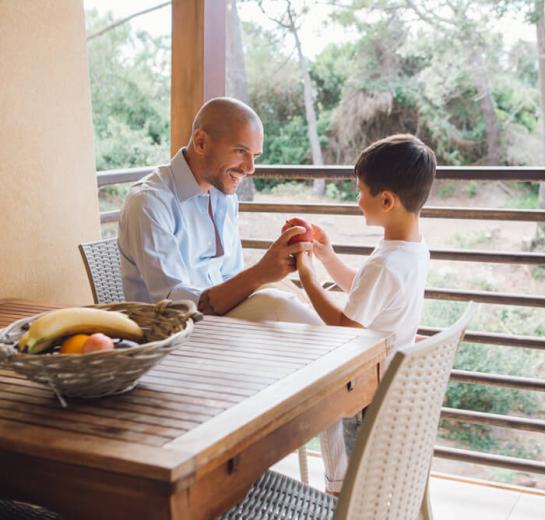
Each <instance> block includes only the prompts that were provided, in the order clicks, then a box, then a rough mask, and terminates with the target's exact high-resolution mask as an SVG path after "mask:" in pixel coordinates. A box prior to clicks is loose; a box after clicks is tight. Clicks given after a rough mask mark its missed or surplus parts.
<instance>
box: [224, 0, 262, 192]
mask: <svg viewBox="0 0 545 520" xmlns="http://www.w3.org/2000/svg"><path fill="white" fill-rule="evenodd" d="M226 22H227V30H226V40H227V41H226V44H225V47H226V49H225V72H226V79H225V93H226V94H227V95H228V96H231V97H234V98H236V99H239V100H240V101H243V102H244V103H248V94H247V89H246V64H245V63H244V49H243V47H242V35H241V32H242V31H241V27H240V18H239V16H238V9H237V1H236V0H228V4H227V20H226ZM254 191H255V189H254V181H253V179H252V178H251V177H247V178H246V179H244V180H243V181H242V182H241V184H240V186H239V187H238V190H237V194H238V196H239V198H240V200H253V199H254Z"/></svg>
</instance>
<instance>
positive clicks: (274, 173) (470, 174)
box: [97, 165, 545, 187]
mask: <svg viewBox="0 0 545 520" xmlns="http://www.w3.org/2000/svg"><path fill="white" fill-rule="evenodd" d="M151 171H153V167H143V168H125V169H121V170H106V171H102V172H97V183H98V186H99V187H100V186H107V185H110V184H119V183H123V182H136V181H138V180H140V179H141V178H142V177H143V176H144V175H147V174H148V173H150V172H151ZM254 176H255V178H257V179H271V178H272V179H303V180H312V179H318V178H320V179H326V180H334V181H342V180H354V167H353V166H314V165H304V166H283V165H258V166H256V170H255V174H254ZM437 178H438V179H451V180H466V181H467V180H482V181H504V182H505V181H519V182H523V181H530V182H543V181H545V168H543V167H522V166H516V167H510V166H438V167H437Z"/></svg>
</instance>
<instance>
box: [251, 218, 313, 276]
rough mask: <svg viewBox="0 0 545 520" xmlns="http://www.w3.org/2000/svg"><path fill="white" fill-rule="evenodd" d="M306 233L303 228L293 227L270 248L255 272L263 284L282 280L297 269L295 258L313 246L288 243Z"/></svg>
mask: <svg viewBox="0 0 545 520" xmlns="http://www.w3.org/2000/svg"><path fill="white" fill-rule="evenodd" d="M305 231H306V230H305V228H303V227H300V226H293V227H291V228H289V229H287V230H286V231H284V233H282V234H281V235H280V237H279V238H278V239H277V240H276V242H274V243H273V244H272V245H271V247H269V249H268V250H267V252H266V253H265V254H264V255H263V257H262V258H261V260H259V262H257V264H256V265H255V270H256V272H257V273H258V276H259V279H260V281H261V283H262V284H265V283H271V282H277V281H279V280H282V278H284V277H285V276H287V275H288V274H289V273H293V272H294V271H295V270H296V269H297V266H296V263H295V258H294V256H295V255H297V254H299V253H302V252H303V251H310V250H311V249H312V244H311V243H310V242H296V243H295V244H291V245H288V242H289V240H290V238H292V237H294V236H295V235H300V234H301V233H304V232H305Z"/></svg>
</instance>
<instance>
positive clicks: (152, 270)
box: [118, 191, 201, 303]
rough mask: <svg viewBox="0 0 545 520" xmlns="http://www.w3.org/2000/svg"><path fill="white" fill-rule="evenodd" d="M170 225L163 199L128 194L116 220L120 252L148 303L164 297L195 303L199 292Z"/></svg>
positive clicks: (152, 195)
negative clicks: (142, 286)
mask: <svg viewBox="0 0 545 520" xmlns="http://www.w3.org/2000/svg"><path fill="white" fill-rule="evenodd" d="M174 226H175V224H174V220H173V216H172V212H171V211H169V208H168V207H167V206H166V204H165V202H164V201H163V200H161V199H159V198H157V197H155V196H154V194H153V193H152V192H149V191H148V192H140V193H135V194H132V195H131V197H130V199H129V200H127V201H126V204H125V210H124V215H123V220H122V221H120V230H119V238H118V243H119V249H120V253H121V254H122V255H123V256H124V258H125V260H126V261H128V262H130V263H132V264H134V265H135V267H136V269H137V271H138V272H139V276H140V277H141V278H142V280H143V282H144V284H145V286H146V288H147V291H148V294H149V298H150V299H151V301H152V302H158V301H161V300H163V299H165V298H168V299H171V300H184V299H189V300H192V301H193V302H195V303H197V302H198V300H199V297H200V294H201V290H200V289H198V288H196V287H194V286H193V285H192V284H191V277H190V270H189V269H188V266H186V265H185V261H184V258H183V256H182V255H181V252H180V244H179V242H178V240H177V239H176V236H175V235H174ZM129 251H130V255H128V254H127V252H129Z"/></svg>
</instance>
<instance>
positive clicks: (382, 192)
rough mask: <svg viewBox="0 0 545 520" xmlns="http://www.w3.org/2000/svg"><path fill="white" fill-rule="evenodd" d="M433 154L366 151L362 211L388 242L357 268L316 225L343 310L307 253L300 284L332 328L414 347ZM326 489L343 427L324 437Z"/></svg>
mask: <svg viewBox="0 0 545 520" xmlns="http://www.w3.org/2000/svg"><path fill="white" fill-rule="evenodd" d="M435 169H436V161H435V155H434V153H433V152H432V151H431V150H430V149H429V148H428V147H427V146H426V145H425V144H424V143H422V141H420V140H419V139H418V138H416V137H414V136H412V135H406V134H399V135H392V136H390V137H387V138H385V139H381V140H380V141H377V142H375V143H374V144H372V145H371V146H369V147H368V148H366V149H365V150H364V151H363V152H362V154H361V156H360V158H359V159H358V162H357V163H356V166H355V174H356V177H357V181H358V189H359V197H358V206H359V207H360V209H361V210H362V212H363V214H364V216H365V219H366V221H367V224H368V225H370V226H381V227H383V228H384V239H383V240H381V241H380V243H379V245H378V246H377V247H376V249H375V250H374V251H373V253H372V254H371V256H370V257H369V258H368V259H367V260H366V261H365V262H364V263H363V265H362V266H361V267H360V268H359V269H358V270H357V271H355V270H353V269H352V268H350V267H348V266H347V265H346V264H345V263H344V262H343V261H342V260H341V259H340V258H339V256H338V255H337V254H336V253H335V252H334V251H333V248H332V247H331V242H330V240H329V238H328V236H327V235H326V233H325V232H324V231H323V230H322V229H321V228H320V227H318V226H314V225H313V226H312V228H313V229H312V231H313V238H314V241H313V252H314V254H315V255H316V257H317V258H318V259H319V260H320V261H321V262H322V263H323V265H324V267H325V268H326V270H327V272H328V273H329V274H330V276H331V277H332V278H333V280H334V281H335V283H336V284H337V285H338V286H339V287H341V289H343V290H344V291H346V292H348V302H347V304H346V306H345V307H344V309H341V308H340V307H338V306H337V305H336V304H335V303H334V302H333V301H332V300H331V299H330V297H329V295H328V294H327V292H326V291H325V290H324V289H322V287H321V285H320V283H319V282H318V280H317V279H316V274H315V271H314V266H313V264H312V258H311V256H310V255H309V254H305V253H302V254H299V255H298V256H297V267H298V270H299V276H300V279H301V282H302V284H303V287H304V289H305V291H306V293H307V295H308V297H309V299H310V301H311V303H312V305H313V306H314V308H315V310H316V312H317V313H318V314H319V316H320V317H321V318H322V320H323V321H324V322H325V323H326V324H327V325H341V326H346V327H360V328H369V329H373V330H375V331H378V332H384V333H387V334H391V335H392V341H393V346H394V350H395V349H399V348H401V347H403V346H404V345H408V344H411V343H413V342H414V340H415V337H416V330H417V327H418V324H419V321H420V315H421V311H422V304H423V300H424V287H425V282H426V276H427V272H428V265H429V251H428V248H427V246H426V244H425V242H424V241H423V239H422V236H421V234H420V211H421V209H422V206H423V205H424V203H425V202H426V199H427V198H428V195H429V192H430V188H431V185H432V183H433V179H434V177H435ZM320 441H321V445H322V453H323V454H324V465H325V469H326V491H328V492H329V493H331V494H338V493H339V492H340V489H341V486H342V482H343V478H344V474H345V471H346V466H347V457H346V451H345V447H344V440H343V435H342V423H341V422H340V421H339V422H338V423H336V424H334V425H332V426H331V427H330V428H328V429H327V430H326V431H325V432H323V433H322V434H321V435H320Z"/></svg>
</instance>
